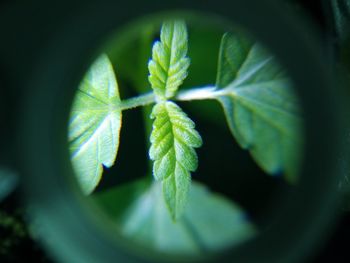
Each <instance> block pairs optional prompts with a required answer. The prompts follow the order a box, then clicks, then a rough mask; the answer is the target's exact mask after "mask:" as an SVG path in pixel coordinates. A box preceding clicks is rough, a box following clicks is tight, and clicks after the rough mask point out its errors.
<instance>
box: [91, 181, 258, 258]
mask: <svg viewBox="0 0 350 263" xmlns="http://www.w3.org/2000/svg"><path fill="white" fill-rule="evenodd" d="M142 184H143V185H144V183H142ZM131 185H135V186H131ZM131 185H130V186H127V187H126V188H127V189H129V190H128V194H130V192H132V189H133V188H135V189H136V190H135V193H139V185H140V183H139V182H134V183H132V184H131ZM124 188H125V187H124ZM124 188H123V187H122V188H116V189H115V190H113V189H112V190H109V191H107V192H106V193H98V194H97V195H96V196H95V198H96V200H97V202H98V203H99V204H100V205H101V206H102V207H103V208H105V209H106V212H108V213H109V212H110V210H112V211H111V215H112V216H113V217H112V220H113V222H115V224H116V225H117V226H118V228H119V229H120V231H121V232H122V234H124V235H125V236H126V237H129V238H131V239H134V240H136V241H137V242H138V243H140V245H143V246H146V247H149V248H153V249H154V250H156V251H159V252H165V253H174V254H175V253H176V254H189V255H200V254H201V253H203V252H216V251H219V250H221V249H225V248H228V247H230V246H235V245H238V244H240V243H242V242H244V241H246V240H248V239H250V238H252V237H254V236H255V235H256V233H257V231H256V228H255V226H254V225H253V224H252V223H251V222H250V221H249V218H248V216H247V214H246V213H245V212H244V211H243V210H242V209H241V208H240V207H239V206H238V205H237V204H235V203H233V202H232V201H230V200H228V199H226V198H225V197H223V196H221V195H219V194H216V193H212V192H211V191H209V189H208V188H206V187H205V186H203V185H202V184H200V183H197V182H193V183H192V187H191V189H190V191H189V199H188V204H187V206H186V208H185V210H184V212H183V216H182V217H181V218H180V219H179V220H178V221H177V222H176V223H175V222H173V220H172V218H171V216H170V214H169V213H168V211H167V208H166V204H165V202H164V199H163V198H162V186H161V183H159V182H154V183H153V185H152V186H151V187H150V188H145V189H144V191H143V192H142V193H141V194H140V195H139V196H138V198H136V199H134V201H133V202H132V203H130V205H129V208H128V209H126V210H125V212H124V213H123V214H120V213H118V214H116V213H115V211H114V210H115V208H114V206H115V205H116V204H117V205H118V203H120V202H121V200H123V196H125V193H124V192H125V191H124ZM118 189H121V190H120V191H119V190H118ZM113 195H114V196H115V198H113ZM213 211H214V212H213Z"/></svg>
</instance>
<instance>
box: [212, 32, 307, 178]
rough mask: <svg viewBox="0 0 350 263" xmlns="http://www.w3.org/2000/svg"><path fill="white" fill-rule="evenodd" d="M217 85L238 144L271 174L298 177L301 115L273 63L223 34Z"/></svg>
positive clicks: (241, 40)
mask: <svg viewBox="0 0 350 263" xmlns="http://www.w3.org/2000/svg"><path fill="white" fill-rule="evenodd" d="M217 87H218V88H219V89H222V94H224V95H223V96H222V97H220V98H219V100H220V102H221V103H222V106H223V108H224V110H225V113H226V117H227V121H228V123H229V126H230V129H231V131H232V133H233V135H234V136H235V138H236V139H237V141H238V142H239V144H240V145H241V146H242V147H243V148H245V149H248V150H249V151H250V152H251V154H252V156H253V158H254V159H255V160H256V162H257V163H258V164H259V165H260V166H261V167H262V168H263V169H264V170H265V171H266V172H267V173H270V174H277V173H280V172H284V173H285V174H286V176H287V178H288V179H289V180H290V181H295V180H296V176H297V173H298V166H299V159H300V154H301V147H302V135H301V129H302V117H301V110H300V105H299V103H298V100H297V98H296V95H295V94H294V93H293V90H292V85H291V82H290V80H289V79H288V77H287V76H286V74H285V72H284V71H283V70H282V68H281V67H280V66H279V64H278V63H277V62H276V59H275V58H274V57H273V56H271V55H270V54H269V53H268V52H267V51H266V50H264V49H263V48H262V47H261V46H260V45H259V44H257V43H253V42H252V41H250V40H249V39H247V38H245V37H242V36H241V35H230V34H226V35H224V37H223V39H222V43H221V49H220V56H219V69H218V77H217Z"/></svg>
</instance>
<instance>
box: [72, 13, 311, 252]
mask: <svg viewBox="0 0 350 263" xmlns="http://www.w3.org/2000/svg"><path fill="white" fill-rule="evenodd" d="M200 21H202V19H198V18H197V19H193V18H192V19H191V17H190V18H189V19H187V20H186V19H184V18H183V17H177V16H174V17H170V18H169V17H166V18H162V19H159V18H158V19H155V20H144V21H142V22H139V23H136V24H133V25H131V26H129V27H128V26H126V27H125V29H124V30H122V31H121V32H118V33H116V34H115V36H113V37H111V38H110V40H109V41H108V42H107V43H106V44H105V45H102V46H103V47H102V48H101V49H99V51H98V52H94V54H95V53H99V54H98V55H97V57H96V58H95V59H94V61H93V63H92V64H91V65H90V66H89V68H88V70H87V72H86V73H85V74H84V76H83V78H82V80H81V81H80V84H79V86H78V88H77V91H76V94H75V96H74V99H73V104H72V109H71V112H70V121H69V125H68V141H69V147H70V153H71V161H72V165H73V168H74V171H75V174H76V177H77V180H78V184H79V186H80V187H81V189H82V191H83V193H84V194H86V195H87V196H89V199H90V200H92V201H94V202H95V203H96V204H97V205H98V206H99V207H100V208H101V210H102V211H103V212H105V214H106V215H108V216H109V218H110V222H111V224H112V225H113V226H114V227H113V228H114V229H115V232H116V233H117V232H119V234H120V235H121V236H122V237H125V238H127V239H130V240H132V241H134V242H135V243H136V244H138V245H140V246H142V247H144V248H147V249H151V250H153V251H154V252H158V253H169V254H170V255H173V256H174V255H176V256H182V257H184V256H199V255H203V253H217V252H220V251H222V250H224V249H227V248H231V247H234V246H237V245H240V244H242V243H243V242H245V241H247V240H250V239H251V238H253V237H255V236H257V235H258V234H259V232H262V231H265V230H266V229H267V228H268V227H269V226H270V225H271V222H273V219H272V218H271V213H272V211H274V210H276V209H279V208H278V207H279V205H280V202H281V200H285V199H286V198H289V194H290V193H291V192H293V191H295V188H296V185H297V184H298V181H299V170H300V166H301V163H300V162H301V160H302V155H303V140H304V135H303V114H302V106H301V103H300V101H299V98H298V96H297V95H296V91H295V89H294V87H293V82H292V79H291V77H290V76H289V75H288V71H287V70H286V68H284V67H283V66H282V65H281V63H280V62H279V61H278V59H277V57H276V56H275V55H274V54H273V52H272V51H270V50H268V49H267V48H266V47H264V45H263V44H262V43H261V42H260V41H259V40H257V39H256V38H255V37H254V36H252V35H251V34H249V33H247V32H246V31H245V30H243V29H241V28H239V27H237V26H234V27H232V26H229V25H227V24H224V23H222V22H221V21H220V22H219V21H218V20H213V21H212V22H211V21H210V20H209V19H207V20H206V21H207V22H206V23H203V22H200Z"/></svg>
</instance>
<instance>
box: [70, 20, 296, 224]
mask: <svg viewBox="0 0 350 263" xmlns="http://www.w3.org/2000/svg"><path fill="white" fill-rule="evenodd" d="M187 50H188V33H187V29H186V25H185V23H184V22H183V21H166V22H164V23H163V25H162V28H161V32H160V41H156V42H155V43H154V45H153V49H152V58H151V60H150V61H149V63H148V70H149V78H148V80H149V83H150V86H151V88H152V92H150V93H147V94H144V95H140V96H138V97H135V98H130V99H127V100H121V99H120V97H119V91H118V85H117V81H116V78H115V75H114V72H113V68H112V65H111V63H110V61H109V59H108V57H107V56H106V55H101V57H99V58H98V59H97V61H96V62H95V63H94V64H93V65H92V66H91V68H90V70H89V71H88V73H87V74H86V76H85V77H84V80H83V81H82V83H81V84H80V87H79V89H78V91H77V95H76V98H75V100H74V103H73V107H72V114H71V121H70V125H69V142H70V150H71V158H72V163H73V167H74V169H75V171H76V174H77V177H78V180H79V183H80V185H81V186H82V189H83V191H84V192H85V193H86V194H89V193H91V192H92V191H93V190H94V189H95V187H96V186H97V185H98V183H99V181H100V179H101V175H102V172H103V166H105V167H111V166H112V165H113V163H114V161H115V158H116V155H117V151H118V145H119V132H120V128H121V119H122V111H124V110H128V109H132V108H135V107H139V106H145V105H150V104H154V106H153V109H152V113H151V115H150V118H151V119H153V127H152V132H151V136H150V142H151V147H150V149H149V158H150V159H151V160H152V161H153V176H154V178H155V180H157V181H159V182H160V184H161V186H162V193H163V198H164V201H165V204H166V206H167V208H168V210H169V212H170V215H171V217H172V219H173V220H174V221H176V220H178V219H179V218H180V217H181V215H182V214H183V212H184V209H185V206H186V203H187V201H188V200H187V196H188V192H189V189H190V182H191V175H190V173H191V172H194V171H195V170H196V169H197V166H198V157H197V154H196V152H195V148H198V147H200V146H201V145H202V139H201V136H200V134H199V133H198V132H197V131H196V130H195V123H194V122H193V121H192V120H191V119H190V118H189V117H188V116H187V115H186V113H185V112H183V110H182V109H181V108H180V107H179V106H178V105H177V104H176V101H191V100H204V99H214V100H217V101H218V102H220V103H221V105H222V107H223V109H224V112H225V115H226V119H227V122H228V125H229V127H230V130H231V132H232V134H233V136H234V137H235V138H236V140H237V141H238V143H239V144H240V145H241V146H242V148H244V149H247V150H249V151H250V153H251V155H252V157H253V158H254V159H255V161H256V162H257V163H258V164H259V166H260V167H261V168H262V169H263V170H264V171H266V172H267V173H268V174H271V175H276V174H280V173H283V174H285V176H286V178H287V180H289V181H290V182H295V181H296V179H297V174H298V169H297V168H298V164H299V158H300V150H301V147H302V136H301V128H302V119H301V111H300V107H299V103H298V100H297V98H296V96H295V95H294V93H293V90H292V86H291V82H290V80H289V78H288V76H287V75H286V72H285V71H284V70H283V69H282V68H281V67H280V66H279V64H278V63H277V61H276V59H275V58H274V57H273V56H271V54H269V53H268V52H267V51H266V50H265V49H264V48H262V47H261V45H260V44H259V43H256V42H254V41H252V40H251V39H249V38H247V37H245V36H244V35H242V34H237V33H236V34H232V33H227V34H225V35H224V36H223V38H222V41H221V47H220V51H219V65H218V73H217V81H216V84H215V86H206V87H201V88H195V89H189V90H186V91H180V92H179V91H178V89H179V87H180V85H181V84H182V83H183V81H184V80H185V78H186V77H187V75H188V68H189V66H190V59H189V58H188V57H187Z"/></svg>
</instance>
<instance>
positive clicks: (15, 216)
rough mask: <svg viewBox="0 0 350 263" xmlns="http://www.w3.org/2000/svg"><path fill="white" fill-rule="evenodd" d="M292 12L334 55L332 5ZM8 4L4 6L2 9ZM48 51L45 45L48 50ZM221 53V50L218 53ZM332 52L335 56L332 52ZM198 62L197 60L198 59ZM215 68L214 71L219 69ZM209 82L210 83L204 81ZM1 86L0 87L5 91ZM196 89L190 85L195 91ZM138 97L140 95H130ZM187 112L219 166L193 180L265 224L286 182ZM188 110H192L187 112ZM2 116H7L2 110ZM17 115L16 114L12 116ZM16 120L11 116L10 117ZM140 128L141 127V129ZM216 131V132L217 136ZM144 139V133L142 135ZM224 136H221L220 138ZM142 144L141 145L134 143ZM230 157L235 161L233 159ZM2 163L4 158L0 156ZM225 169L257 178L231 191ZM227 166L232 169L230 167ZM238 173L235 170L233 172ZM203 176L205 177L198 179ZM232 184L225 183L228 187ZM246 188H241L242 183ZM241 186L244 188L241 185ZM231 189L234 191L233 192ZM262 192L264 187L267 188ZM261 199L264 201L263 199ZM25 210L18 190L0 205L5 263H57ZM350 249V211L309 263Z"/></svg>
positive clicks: (134, 114) (205, 153)
mask: <svg viewBox="0 0 350 263" xmlns="http://www.w3.org/2000/svg"><path fill="white" fill-rule="evenodd" d="M284 2H285V4H286V6H288V8H292V9H295V10H296V12H301V13H304V14H305V15H307V16H308V17H309V19H310V20H312V21H313V23H315V24H317V26H318V27H319V29H320V33H321V37H322V39H323V41H324V43H325V48H326V49H329V50H332V49H333V48H335V45H336V42H337V40H336V39H337V34H336V32H335V30H334V29H333V27H332V19H330V17H331V16H332V12H331V5H330V4H327V1H325V2H322V1H302V0H290V1H284ZM6 4H7V3H4V2H2V3H1V4H0V8H1V7H2V5H6ZM43 45H44V44H43ZM217 48H218V47H217ZM330 52H331V51H330ZM193 55H194V56H195V54H193ZM214 66H215V65H214ZM204 75H205V76H206V78H207V79H208V82H209V83H210V82H213V81H214V79H213V78H214V77H213V76H211V75H210V74H204ZM205 81H206V80H205ZM1 84H2V83H0V85H1ZM190 84H191V83H188V85H190ZM8 93H9V96H15V95H14V94H12V91H8ZM128 95H130V96H133V95H135V94H132V93H130V94H128ZM181 106H182V107H183V108H184V109H185V111H188V112H189V113H190V114H191V117H193V119H194V120H195V122H196V124H197V125H198V127H201V130H200V133H201V134H203V137H204V140H205V141H206V144H205V145H204V146H203V147H202V148H201V149H200V150H199V153H198V154H199V156H201V162H202V163H207V164H210V163H211V162H210V159H211V156H216V157H217V159H218V160H220V163H212V165H206V166H199V170H198V171H197V172H196V173H194V174H193V178H194V179H196V180H199V181H202V182H203V183H205V184H207V185H209V186H210V188H211V189H213V190H215V191H217V192H221V193H223V194H226V195H227V196H233V197H234V199H235V201H237V202H238V203H240V204H241V205H242V206H243V207H245V208H247V210H248V212H249V213H250V215H252V217H253V218H254V221H255V223H256V224H258V225H259V224H261V223H262V220H263V219H262V216H261V215H262V210H263V209H264V207H261V206H260V204H261V203H262V202H263V203H264V202H268V201H269V199H271V198H273V196H274V194H275V191H277V189H288V186H287V185H285V183H284V181H283V180H273V181H272V179H271V178H270V177H268V176H263V175H262V174H263V173H262V171H261V170H260V169H259V167H257V166H256V164H255V163H254V162H253V161H252V160H251V158H250V156H249V154H248V153H247V152H243V151H241V150H240V148H239V146H238V145H235V144H227V143H226V141H227V140H226V138H231V134H230V133H229V131H228V129H226V128H225V129H224V128H223V129H216V122H217V121H218V122H221V120H213V119H215V118H212V119H211V118H210V117H209V119H208V118H203V117H202V116H201V115H200V114H197V113H198V109H200V106H199V105H194V106H191V108H190V107H188V106H187V104H186V103H184V104H183V105H181ZM209 106H210V107H213V108H215V107H217V105H209ZM187 107H188V108H187ZM0 109H1V110H3V109H2V108H1V107H0ZM220 110H221V109H219V108H216V109H215V111H220ZM12 114H14V113H12ZM125 114H126V115H125V116H124V117H123V118H125V119H126V120H128V121H126V122H125V123H124V124H123V127H124V129H122V133H121V136H122V137H124V138H125V141H128V142H133V145H130V144H128V146H125V145H123V144H122V143H121V145H120V150H119V151H126V149H124V150H123V147H124V148H129V151H130V152H133V153H135V151H131V150H130V149H133V148H134V147H135V148H136V147H138V148H140V147H141V148H143V151H138V152H137V154H139V155H140V156H139V158H138V159H140V160H143V157H142V156H144V154H145V152H146V151H147V145H146V144H145V141H144V139H143V138H142V136H138V137H135V136H133V137H132V138H133V139H132V140H129V139H128V136H130V137H131V136H132V134H130V133H127V132H123V131H125V130H127V126H128V125H129V126H130V127H133V128H134V129H135V130H136V131H142V130H143V127H142V125H140V123H141V122H140V121H139V120H141V119H142V113H141V112H140V111H130V112H127V113H125ZM8 116H11V115H8ZM10 122H11V117H7V119H6V118H5V119H4V122H3V123H10ZM138 125H139V126H138ZM214 131H215V132H214ZM139 133H140V132H139ZM218 133H219V136H218ZM218 137H219V138H222V140H219V141H218V140H215V138H218ZM135 138H138V139H135ZM228 156H230V159H228ZM1 157H2V156H1ZM121 158H127V155H124V157H123V155H121ZM232 158H233V159H235V160H236V161H237V163H239V164H240V165H239V167H235V168H232V167H231V165H232V162H231V160H232ZM120 163H121V167H120V166H119V167H118V169H119V170H121V171H122V170H126V169H130V166H129V167H127V166H126V165H125V166H124V167H123V163H124V164H126V163H127V162H125V161H124V162H123V160H121V161H120ZM218 165H219V167H221V169H222V171H230V173H232V172H235V171H236V172H237V173H238V172H239V173H243V174H244V173H246V174H254V175H255V176H254V178H252V177H250V179H249V180H250V181H251V182H254V184H252V183H250V181H245V182H244V186H245V187H241V188H232V187H231V185H232V178H230V177H229V176H228V175H227V174H225V173H224V172H223V173H220V174H218V173H216V174H217V175H218V176H220V178H217V177H216V180H215V181H214V180H212V179H211V178H212V177H211V175H212V174H213V173H215V172H216V170H217V167H218ZM225 165H226V166H227V167H225ZM146 167H147V161H146V160H145V161H144V162H141V163H138V165H134V166H132V167H131V169H133V170H132V171H131V172H129V174H135V175H142V174H143V171H144V170H145V169H146ZM232 169H234V170H232ZM109 173H112V171H107V173H106V175H104V176H105V179H104V181H103V182H102V183H101V185H100V186H99V188H98V189H97V191H101V190H103V189H106V188H108V187H110V186H111V185H114V184H116V183H115V182H114V181H113V179H112V176H109ZM198 174H200V175H201V176H198ZM134 179H135V178H130V177H128V178H124V179H123V178H122V179H121V180H119V181H118V184H123V183H125V182H128V181H131V180H134ZM225 180H226V181H227V182H226V181H225ZM240 183H242V182H240ZM237 185H240V186H241V185H242V184H237ZM228 186H230V187H228ZM262 186H263V187H262ZM250 192H254V193H255V195H254V196H253V197H250V195H249V193H250ZM256 196H259V197H261V198H260V199H258V198H256ZM25 218H26V216H25V209H24V208H23V207H22V206H21V202H20V197H19V191H18V190H15V191H14V192H12V194H10V195H9V196H7V197H6V198H5V199H4V200H2V201H1V202H0V262H27V261H29V260H33V261H34V262H39V263H40V262H52V261H51V260H50V258H49V257H48V256H47V255H46V253H45V251H43V250H42V249H41V246H40V245H39V244H38V242H36V241H35V240H33V238H32V235H31V233H30V228H29V227H28V226H27V225H26V223H25ZM348 244H350V213H349V212H347V211H346V210H345V209H344V211H343V212H340V216H339V222H338V224H337V225H336V227H335V228H334V230H333V231H332V232H331V233H330V235H329V237H328V240H327V241H326V243H325V244H324V245H322V247H320V249H319V251H317V253H316V255H315V258H312V259H311V258H310V259H309V260H308V261H307V262H310V263H321V262H335V263H342V262H349V261H350V259H349V257H348V253H347V251H348V250H347V249H348Z"/></svg>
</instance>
